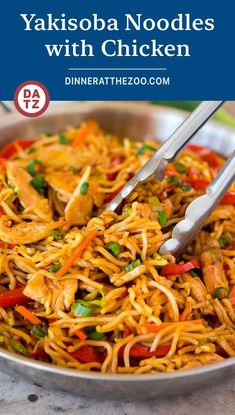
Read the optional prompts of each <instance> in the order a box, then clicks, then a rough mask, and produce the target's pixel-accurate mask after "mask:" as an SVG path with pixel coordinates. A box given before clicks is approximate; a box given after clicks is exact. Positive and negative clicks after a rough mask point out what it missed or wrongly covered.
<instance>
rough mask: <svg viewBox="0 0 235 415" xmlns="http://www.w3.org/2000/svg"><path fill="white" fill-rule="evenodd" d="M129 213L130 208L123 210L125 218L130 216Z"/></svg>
mask: <svg viewBox="0 0 235 415" xmlns="http://www.w3.org/2000/svg"><path fill="white" fill-rule="evenodd" d="M130 212H131V208H130V207H128V208H126V209H125V217H126V218H128V216H129V215H130Z"/></svg>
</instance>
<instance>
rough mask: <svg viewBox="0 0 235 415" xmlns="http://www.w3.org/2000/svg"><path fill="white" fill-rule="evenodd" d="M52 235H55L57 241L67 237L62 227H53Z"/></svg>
mask: <svg viewBox="0 0 235 415" xmlns="http://www.w3.org/2000/svg"><path fill="white" fill-rule="evenodd" d="M51 236H53V238H54V239H55V240H56V241H61V240H62V239H64V237H65V231H64V230H63V229H61V228H55V229H52V230H51Z"/></svg>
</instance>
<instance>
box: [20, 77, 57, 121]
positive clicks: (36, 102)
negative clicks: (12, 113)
mask: <svg viewBox="0 0 235 415" xmlns="http://www.w3.org/2000/svg"><path fill="white" fill-rule="evenodd" d="M49 102H50V97H49V93H48V90H47V89H46V87H45V86H44V85H43V84H42V83H41V82H38V81H26V82H23V83H22V84H20V85H19V86H18V88H17V89H16V91H15V94H14V104H15V107H16V109H17V110H18V111H19V113H20V114H22V115H24V116H25V117H38V116H39V115H41V114H43V113H44V112H45V111H46V110H47V108H48V105H49Z"/></svg>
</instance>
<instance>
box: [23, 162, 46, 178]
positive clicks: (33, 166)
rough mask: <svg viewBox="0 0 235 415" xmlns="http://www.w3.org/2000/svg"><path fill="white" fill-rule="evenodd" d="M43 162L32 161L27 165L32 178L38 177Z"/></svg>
mask: <svg viewBox="0 0 235 415" xmlns="http://www.w3.org/2000/svg"><path fill="white" fill-rule="evenodd" d="M41 165H42V162H41V161H40V160H30V162H29V164H28V165H27V167H26V168H27V171H28V173H29V174H31V176H36V175H37V174H38V173H39V170H40V167H41Z"/></svg>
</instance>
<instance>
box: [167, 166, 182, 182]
mask: <svg viewBox="0 0 235 415" xmlns="http://www.w3.org/2000/svg"><path fill="white" fill-rule="evenodd" d="M165 175H166V176H177V177H180V178H181V179H182V180H183V179H185V175H184V174H181V173H179V172H178V171H177V170H176V168H175V166H174V164H172V163H168V164H167V167H166V170H165Z"/></svg>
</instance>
